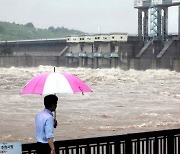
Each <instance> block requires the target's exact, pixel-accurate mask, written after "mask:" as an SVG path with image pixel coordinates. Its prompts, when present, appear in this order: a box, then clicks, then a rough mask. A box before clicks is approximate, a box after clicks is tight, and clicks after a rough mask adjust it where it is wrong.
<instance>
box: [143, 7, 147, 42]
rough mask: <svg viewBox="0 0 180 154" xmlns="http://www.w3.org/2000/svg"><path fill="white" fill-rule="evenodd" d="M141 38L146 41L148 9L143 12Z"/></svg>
mask: <svg viewBox="0 0 180 154" xmlns="http://www.w3.org/2000/svg"><path fill="white" fill-rule="evenodd" d="M143 33H144V34H143V36H144V40H147V39H148V9H145V10H144V19H143Z"/></svg>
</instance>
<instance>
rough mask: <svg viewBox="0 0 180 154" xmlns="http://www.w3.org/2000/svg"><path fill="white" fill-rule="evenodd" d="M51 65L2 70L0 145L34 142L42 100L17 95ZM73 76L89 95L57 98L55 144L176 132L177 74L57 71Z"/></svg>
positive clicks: (179, 120)
mask: <svg viewBox="0 0 180 154" xmlns="http://www.w3.org/2000/svg"><path fill="white" fill-rule="evenodd" d="M44 72H53V67H51V66H39V67H33V68H15V67H11V68H0V106H1V107H0V113H1V115H0V119H1V120H0V142H6V141H21V142H23V143H27V142H28V143H29V142H35V128H34V120H35V116H36V113H37V112H39V111H41V110H42V109H43V108H44V106H43V96H39V95H23V96H21V95H19V93H20V91H21V89H22V88H23V87H24V85H25V84H26V83H27V82H28V81H29V80H30V79H31V78H32V77H33V76H35V75H38V74H40V73H44ZM56 72H69V73H72V74H76V75H77V76H78V77H80V78H81V79H82V80H83V81H85V82H86V83H87V84H88V85H89V86H90V87H91V88H92V89H93V91H94V92H93V93H85V95H81V94H72V95H70V94H58V97H59V102H58V107H57V119H58V127H57V128H56V129H55V138H56V140H64V139H76V138H87V137H97V136H107V135H108V136H109V135H116V134H118V135H119V134H126V133H134V132H144V131H154V130H162V129H171V128H180V73H178V72H175V71H169V70H147V71H136V70H129V71H123V70H120V69H84V68H62V67H57V68H56Z"/></svg>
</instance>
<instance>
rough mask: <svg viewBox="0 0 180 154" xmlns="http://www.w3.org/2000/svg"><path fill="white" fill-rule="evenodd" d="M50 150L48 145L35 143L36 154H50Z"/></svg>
mask: <svg viewBox="0 0 180 154" xmlns="http://www.w3.org/2000/svg"><path fill="white" fill-rule="evenodd" d="M50 153H51V148H50V146H49V144H48V143H40V142H37V154H50Z"/></svg>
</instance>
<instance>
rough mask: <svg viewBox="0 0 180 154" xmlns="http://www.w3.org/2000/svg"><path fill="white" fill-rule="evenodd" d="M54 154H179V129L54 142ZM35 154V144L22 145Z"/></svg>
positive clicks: (26, 152) (25, 150)
mask: <svg viewBox="0 0 180 154" xmlns="http://www.w3.org/2000/svg"><path fill="white" fill-rule="evenodd" d="M55 147H56V154H180V129H172V130H162V131H154V132H143V133H134V134H126V135H117V136H105V137H96V138H85V139H75V140H64V141H56V142H55ZM22 150H23V154H36V143H31V144H23V145H22Z"/></svg>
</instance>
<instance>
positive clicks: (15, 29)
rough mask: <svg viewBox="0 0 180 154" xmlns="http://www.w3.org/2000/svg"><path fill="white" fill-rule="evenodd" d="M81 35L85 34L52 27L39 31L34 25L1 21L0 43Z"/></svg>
mask: <svg viewBox="0 0 180 154" xmlns="http://www.w3.org/2000/svg"><path fill="white" fill-rule="evenodd" d="M80 34H85V33H84V32H81V31H78V30H73V29H71V30H70V29H67V28H64V27H58V28H54V27H53V26H51V27H49V28H48V29H39V28H35V27H34V25H33V24H32V23H27V24H25V25H20V24H16V23H9V22H1V21H0V41H10V40H31V39H47V38H63V37H66V36H68V35H80Z"/></svg>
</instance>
